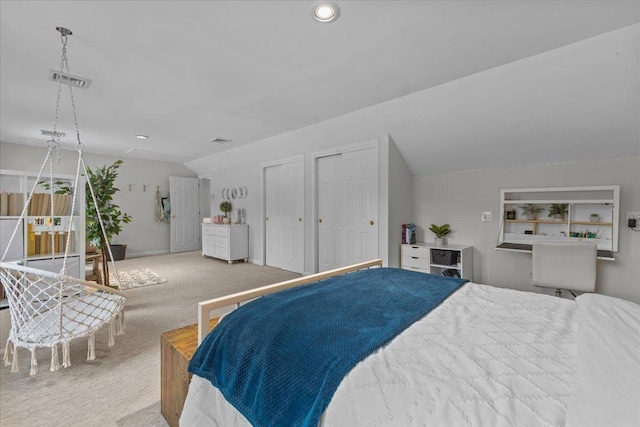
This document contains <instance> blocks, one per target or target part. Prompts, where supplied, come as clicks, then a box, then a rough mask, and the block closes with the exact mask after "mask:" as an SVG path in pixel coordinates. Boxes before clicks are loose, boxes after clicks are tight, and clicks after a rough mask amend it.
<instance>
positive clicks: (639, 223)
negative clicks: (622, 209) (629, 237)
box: [627, 212, 640, 230]
mask: <svg viewBox="0 0 640 427" xmlns="http://www.w3.org/2000/svg"><path fill="white" fill-rule="evenodd" d="M630 219H635V220H636V226H635V227H631V225H630V224H631V222H629V220H630ZM627 224H628V225H629V227H630V228H633V229H634V230H637V229H638V228H640V212H627Z"/></svg>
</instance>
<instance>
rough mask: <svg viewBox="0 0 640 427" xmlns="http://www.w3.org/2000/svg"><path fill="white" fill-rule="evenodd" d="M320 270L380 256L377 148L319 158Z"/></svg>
mask: <svg viewBox="0 0 640 427" xmlns="http://www.w3.org/2000/svg"><path fill="white" fill-rule="evenodd" d="M316 166H317V167H316V171H317V183H318V189H317V200H318V203H317V212H318V224H317V227H318V271H326V270H330V269H333V268H338V267H343V266H346V265H349V264H354V263H357V262H362V261H366V260H370V259H373V258H377V257H378V156H377V151H376V148H366V149H362V150H355V151H349V152H345V153H342V154H336V155H331V156H326V157H319V158H318V159H316Z"/></svg>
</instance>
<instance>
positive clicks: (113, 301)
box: [0, 27, 126, 375]
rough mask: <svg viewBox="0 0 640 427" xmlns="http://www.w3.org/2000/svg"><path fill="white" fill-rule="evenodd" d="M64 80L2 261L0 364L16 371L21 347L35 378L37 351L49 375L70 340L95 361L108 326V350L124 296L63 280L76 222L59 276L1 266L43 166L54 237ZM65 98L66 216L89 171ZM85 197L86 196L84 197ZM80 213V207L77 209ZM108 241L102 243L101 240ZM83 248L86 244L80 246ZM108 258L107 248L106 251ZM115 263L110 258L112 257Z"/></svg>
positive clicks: (65, 357) (65, 67) (65, 361)
mask: <svg viewBox="0 0 640 427" xmlns="http://www.w3.org/2000/svg"><path fill="white" fill-rule="evenodd" d="M56 29H57V30H58V31H59V32H60V34H61V38H62V59H61V65H60V69H61V71H63V72H66V73H67V74H69V64H68V61H67V56H66V42H67V36H68V35H70V34H72V33H71V31H69V30H67V29H65V28H61V27H58V28H56ZM61 85H62V79H61V80H60V82H59V85H58V96H57V102H56V113H55V119H54V125H53V138H52V140H50V141H48V142H47V147H48V150H47V155H46V157H45V160H44V162H43V164H42V167H41V168H40V172H39V173H38V176H37V178H36V180H35V183H34V186H33V188H32V189H31V191H30V192H29V197H28V198H27V201H26V203H25V205H24V208H23V210H22V213H21V214H20V218H19V220H18V221H17V223H16V227H15V229H14V230H13V234H12V235H11V238H10V239H9V243H8V244H7V247H6V249H5V251H4V253H3V255H2V258H1V259H0V281H1V283H2V286H3V287H4V290H5V293H6V295H7V300H8V302H9V312H10V315H11V329H10V330H9V339H8V340H7V343H6V347H5V353H4V364H5V366H9V365H11V372H17V371H18V349H19V348H25V349H28V350H29V351H30V352H31V371H30V374H31V375H35V374H36V372H37V368H38V363H37V360H36V353H35V352H36V350H37V349H38V348H42V347H47V348H50V349H51V368H50V370H51V371H52V372H54V371H57V370H58V369H59V368H60V366H62V367H65V368H66V367H68V366H71V355H70V350H69V344H70V342H71V341H72V340H74V339H77V338H82V337H88V341H89V342H88V351H87V360H94V359H95V333H96V331H97V330H98V329H100V328H101V327H103V326H105V325H108V326H109V342H108V345H109V347H111V346H113V344H114V335H120V334H122V333H124V328H125V324H124V304H125V300H126V298H125V295H124V293H123V292H121V291H119V290H115V289H112V288H109V287H105V286H101V285H98V284H97V283H95V282H89V281H86V280H83V279H79V278H75V277H71V276H69V275H67V259H68V257H69V251H70V248H71V247H73V246H74V245H73V243H72V240H71V239H72V236H73V233H72V231H73V227H74V221H73V220H69V221H67V222H68V224H66V225H67V230H66V231H67V233H66V245H65V251H64V256H63V257H62V265H61V269H60V271H59V272H55V271H46V270H40V269H36V268H31V267H28V266H24V265H20V264H18V262H5V258H6V256H7V253H8V252H9V248H10V247H11V244H12V242H13V239H14V238H15V237H16V235H17V233H18V230H20V232H22V224H26V222H25V221H26V216H27V212H28V207H29V204H30V202H31V198H32V196H33V194H34V191H35V190H36V187H37V185H38V184H39V183H40V182H41V177H42V173H43V171H44V169H45V166H46V165H47V163H49V169H50V176H49V185H48V188H49V196H50V206H51V210H50V212H49V215H50V216H49V218H47V219H48V221H46V223H47V224H50V225H51V231H50V232H51V233H55V232H56V228H55V227H56V225H55V224H56V221H54V209H53V207H54V188H53V187H54V181H53V156H52V153H53V151H54V150H55V151H56V153H58V150H59V138H60V134H59V133H58V132H56V126H57V119H58V111H59V106H60V91H61ZM69 95H70V98H71V105H72V108H73V117H74V122H75V128H76V135H77V139H78V143H77V145H76V149H77V151H78V163H77V169H76V175H75V181H74V184H73V189H72V196H71V200H72V203H71V210H70V212H69V213H68V214H69V215H74V213H75V212H76V201H77V194H78V191H79V189H80V187H79V185H84V183H83V182H82V181H81V179H80V178H81V175H82V173H83V172H84V176H86V177H89V174H88V173H87V167H86V165H85V163H84V159H83V155H82V151H83V150H82V149H83V146H82V143H81V142H80V132H79V131H78V122H77V118H76V111H75V103H74V100H73V92H72V88H71V85H69ZM87 188H88V189H89V193H90V196H91V197H92V198H93V201H94V206H96V212H97V214H98V215H97V217H98V218H99V222H100V227H101V230H102V233H103V235H105V236H106V232H105V227H104V223H103V219H102V217H101V216H100V214H99V210H98V208H97V206H98V204H97V200H96V196H95V193H94V191H93V187H92V186H91V182H90V180H89V179H87ZM87 197H89V195H87ZM80 208H81V209H84V206H82V207H80ZM105 240H106V239H105ZM51 243H52V245H51V254H52V258H51V260H52V264H53V265H54V268H57V267H55V266H56V264H58V265H59V263H60V257H59V254H58V257H55V255H56V248H55V244H54V239H51ZM83 244H84V243H83ZM107 247H108V251H109V254H110V255H112V254H111V248H110V247H109V246H108V243H107ZM111 259H113V256H111ZM112 265H113V269H114V272H115V273H116V274H115V276H116V278H118V277H119V276H118V274H117V269H116V267H115V263H113V264H112ZM59 345H60V346H61V347H62V364H61V363H60V361H59V357H58V346H59Z"/></svg>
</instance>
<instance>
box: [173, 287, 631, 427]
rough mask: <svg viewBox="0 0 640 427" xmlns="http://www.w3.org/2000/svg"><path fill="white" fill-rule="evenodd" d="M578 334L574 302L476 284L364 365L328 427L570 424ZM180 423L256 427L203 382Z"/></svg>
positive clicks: (330, 411) (339, 396) (341, 393)
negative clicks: (569, 416) (569, 408)
mask: <svg viewBox="0 0 640 427" xmlns="http://www.w3.org/2000/svg"><path fill="white" fill-rule="evenodd" d="M639 319H640V317H639ZM577 328H578V311H577V307H576V304H575V303H574V302H573V301H570V300H565V299H561V298H555V297H549V296H546V295H540V294H534V293H528V292H519V291H514V290H508V289H501V288H495V287H491V286H485V285H478V284H468V285H466V286H464V287H462V288H461V289H460V290H458V291H457V292H456V293H455V294H454V295H452V296H451V297H450V298H449V299H447V300H446V301H445V302H444V303H443V304H442V305H441V306H439V307H437V308H436V309H434V310H433V311H432V312H431V313H430V314H428V315H427V316H425V317H424V318H423V319H421V320H420V321H418V322H416V323H415V324H414V325H412V326H411V327H410V328H409V329H407V330H405V331H404V332H403V333H402V334H400V335H399V336H398V337H396V338H395V339H394V340H393V341H392V342H391V343H389V344H388V345H387V346H385V347H384V348H382V349H380V350H379V351H377V352H376V353H374V354H372V355H370V356H369V357H368V358H366V359H365V360H364V361H362V362H361V363H360V364H358V365H357V366H356V367H355V368H354V369H353V370H352V371H351V372H350V373H349V375H348V376H347V377H345V379H344V380H343V381H342V383H341V385H340V387H339V388H338V390H337V391H336V393H335V395H334V397H333V399H332V401H331V404H330V405H329V407H328V408H327V410H326V411H325V413H324V415H323V417H322V420H321V423H320V424H321V425H322V426H327V427H329V426H365V425H367V426H414V425H415V426H422V425H428V426H469V425H476V426H547V425H553V426H562V425H564V424H565V414H566V413H567V402H568V401H569V399H570V396H571V393H572V381H573V377H574V367H575V365H576V348H577V346H576V337H577ZM180 425H181V426H248V425H249V423H248V422H247V420H246V419H245V418H244V417H243V416H242V415H241V414H240V413H239V412H238V411H237V410H236V409H235V408H234V407H233V406H231V405H230V404H229V403H227V402H226V400H225V399H224V397H223V396H222V394H221V393H220V392H219V391H218V390H217V389H216V388H214V387H213V386H212V385H211V384H210V383H209V382H208V381H207V380H205V379H202V378H199V377H197V376H194V377H193V379H192V381H191V385H190V388H189V394H188V396H187V400H186V402H185V407H184V410H183V413H182V417H181V419H180Z"/></svg>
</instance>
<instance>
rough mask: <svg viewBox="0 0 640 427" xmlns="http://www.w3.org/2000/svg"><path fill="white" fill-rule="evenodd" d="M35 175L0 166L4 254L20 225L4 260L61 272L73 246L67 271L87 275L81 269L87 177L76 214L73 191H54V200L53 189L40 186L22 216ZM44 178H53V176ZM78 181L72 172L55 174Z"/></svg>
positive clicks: (0, 237)
mask: <svg viewBox="0 0 640 427" xmlns="http://www.w3.org/2000/svg"><path fill="white" fill-rule="evenodd" d="M36 178H37V174H35V173H31V172H24V171H14V170H6V169H3V170H0V250H1V251H2V252H1V253H0V257H2V255H3V254H4V251H5V249H6V248H7V246H8V244H9V241H10V240H11V236H12V234H13V232H14V229H15V227H16V224H18V230H17V231H16V235H15V237H14V238H13V241H12V243H11V246H10V247H9V250H8V251H7V255H6V257H5V262H16V263H19V264H21V265H26V266H29V267H34V268H38V269H41V270H47V271H54V272H59V271H60V270H61V268H62V263H63V258H64V254H65V252H66V251H67V249H68V258H67V275H69V276H72V277H77V278H80V279H84V268H81V266H82V267H83V266H84V256H85V251H84V249H85V244H84V241H85V226H84V221H85V211H84V207H85V199H84V180H83V179H81V180H80V188H79V191H78V195H77V199H76V205H75V211H74V212H71V205H72V200H71V195H65V194H54V196H53V198H52V197H51V194H50V192H49V190H47V189H45V188H44V187H43V186H41V185H37V186H36V187H35V190H34V194H33V195H32V197H31V201H30V203H29V205H28V206H27V209H26V216H25V218H24V219H23V220H21V219H20V215H21V214H22V212H23V210H24V207H25V204H26V203H27V200H28V199H29V192H31V190H32V189H33V187H34V184H35V182H36ZM42 179H43V180H47V181H48V180H49V176H46V177H44V176H43V177H42ZM74 180H75V177H74V176H70V175H56V176H54V181H64V182H66V183H69V185H71V184H73V183H74ZM52 202H53V216H52V215H51V213H52V206H51V203H52ZM69 226H71V235H69ZM67 245H68V246H69V247H68V248H67Z"/></svg>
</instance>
